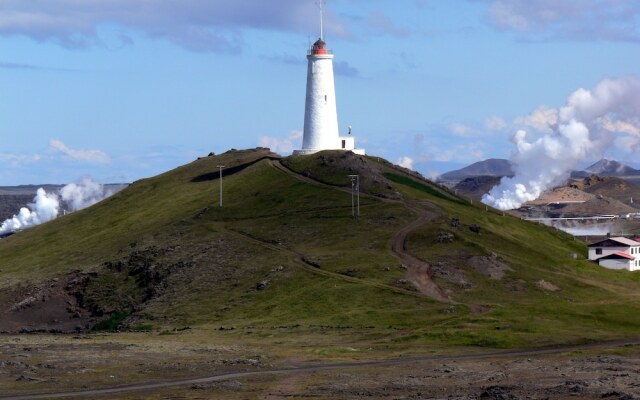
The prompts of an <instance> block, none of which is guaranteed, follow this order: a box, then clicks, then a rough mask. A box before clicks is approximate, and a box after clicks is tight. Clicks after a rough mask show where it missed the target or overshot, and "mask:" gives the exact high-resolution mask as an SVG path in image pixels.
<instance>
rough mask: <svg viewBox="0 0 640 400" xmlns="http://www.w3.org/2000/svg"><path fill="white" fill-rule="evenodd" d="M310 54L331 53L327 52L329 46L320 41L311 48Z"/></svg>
mask: <svg viewBox="0 0 640 400" xmlns="http://www.w3.org/2000/svg"><path fill="white" fill-rule="evenodd" d="M309 54H331V51H329V50H327V44H326V43H325V41H324V40H322V39H318V40H317V41H316V42H315V43H314V44H313V46H312V47H311V51H309Z"/></svg>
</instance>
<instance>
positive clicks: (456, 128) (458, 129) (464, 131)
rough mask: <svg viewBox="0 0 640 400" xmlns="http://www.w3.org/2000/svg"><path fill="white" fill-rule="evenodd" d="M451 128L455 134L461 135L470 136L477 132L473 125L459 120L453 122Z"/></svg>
mask: <svg viewBox="0 0 640 400" xmlns="http://www.w3.org/2000/svg"><path fill="white" fill-rule="evenodd" d="M449 129H450V130H451V132H452V133H453V134H454V135H456V136H460V137H470V136H473V135H474V134H475V133H476V131H475V129H473V128H472V127H470V126H468V125H465V124H461V123H459V122H454V123H453V124H451V125H450V126H449Z"/></svg>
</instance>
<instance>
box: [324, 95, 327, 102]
mask: <svg viewBox="0 0 640 400" xmlns="http://www.w3.org/2000/svg"><path fill="white" fill-rule="evenodd" d="M324 101H325V103H326V102H327V95H326V94H325V95H324Z"/></svg>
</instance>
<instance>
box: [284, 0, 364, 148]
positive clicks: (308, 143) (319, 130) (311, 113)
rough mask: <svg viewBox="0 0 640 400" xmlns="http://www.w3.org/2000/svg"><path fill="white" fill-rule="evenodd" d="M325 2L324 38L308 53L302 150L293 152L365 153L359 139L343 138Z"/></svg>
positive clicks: (321, 15)
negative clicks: (358, 146) (357, 144)
mask: <svg viewBox="0 0 640 400" xmlns="http://www.w3.org/2000/svg"><path fill="white" fill-rule="evenodd" d="M322 6H323V1H322V0H321V1H320V38H319V39H318V40H317V41H316V42H315V43H314V44H313V46H311V48H310V49H309V51H308V53H307V60H308V61H309V62H308V67H307V97H306V102H305V107H304V135H303V139H302V149H301V150H295V151H294V152H293V154H295V155H304V154H313V153H316V152H318V151H322V150H349V151H353V152H354V153H357V154H362V155H364V150H363V149H356V148H355V138H354V137H353V136H351V129H349V136H346V137H340V133H339V131H338V112H337V111H336V89H335V83H334V78H333V52H332V51H331V50H329V49H328V48H327V44H326V43H325V41H324V34H323V7H322Z"/></svg>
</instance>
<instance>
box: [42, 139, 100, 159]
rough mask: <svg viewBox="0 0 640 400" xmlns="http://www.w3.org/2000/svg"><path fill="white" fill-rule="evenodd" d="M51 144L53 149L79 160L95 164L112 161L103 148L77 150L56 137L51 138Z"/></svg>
mask: <svg viewBox="0 0 640 400" xmlns="http://www.w3.org/2000/svg"><path fill="white" fill-rule="evenodd" d="M49 145H50V146H51V149H52V150H53V151H55V152H59V153H62V154H64V155H66V156H68V157H70V158H72V159H74V160H77V161H84V162H89V163H95V164H109V163H111V158H110V157H109V156H108V155H107V154H106V153H105V152H103V151H101V150H75V149H72V148H70V147H68V146H67V145H65V144H64V143H62V142H61V141H60V140H56V139H53V140H51V141H50V142H49Z"/></svg>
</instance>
